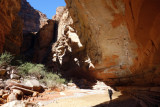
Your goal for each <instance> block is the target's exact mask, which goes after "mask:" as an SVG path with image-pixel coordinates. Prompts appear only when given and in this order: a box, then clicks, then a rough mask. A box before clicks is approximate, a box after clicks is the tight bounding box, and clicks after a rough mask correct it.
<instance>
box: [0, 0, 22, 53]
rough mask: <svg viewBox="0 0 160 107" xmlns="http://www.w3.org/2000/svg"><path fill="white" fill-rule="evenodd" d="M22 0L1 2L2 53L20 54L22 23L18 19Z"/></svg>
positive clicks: (0, 39) (0, 41) (0, 50)
mask: <svg viewBox="0 0 160 107" xmlns="http://www.w3.org/2000/svg"><path fill="white" fill-rule="evenodd" d="M20 3H21V0H0V17H1V19H0V53H2V52H3V51H4V50H6V51H9V52H12V53H19V52H20V47H21V44H22V22H21V19H20V18H19V17H18V14H17V13H18V11H19V10H20V7H21V4H20Z"/></svg>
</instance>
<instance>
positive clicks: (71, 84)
mask: <svg viewBox="0 0 160 107" xmlns="http://www.w3.org/2000/svg"><path fill="white" fill-rule="evenodd" d="M67 85H68V86H71V87H72V86H76V84H74V83H68V84H67Z"/></svg>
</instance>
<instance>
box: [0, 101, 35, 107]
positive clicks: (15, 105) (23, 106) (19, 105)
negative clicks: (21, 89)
mask: <svg viewBox="0 0 160 107" xmlns="http://www.w3.org/2000/svg"><path fill="white" fill-rule="evenodd" d="M1 107H37V106H36V105H35V104H33V103H28V102H25V101H18V100H16V101H12V102H8V103H6V104H4V105H2V106H1Z"/></svg>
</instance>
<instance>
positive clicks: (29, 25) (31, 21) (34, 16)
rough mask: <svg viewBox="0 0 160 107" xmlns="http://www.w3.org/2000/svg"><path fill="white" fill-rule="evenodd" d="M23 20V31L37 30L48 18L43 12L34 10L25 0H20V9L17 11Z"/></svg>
mask: <svg viewBox="0 0 160 107" xmlns="http://www.w3.org/2000/svg"><path fill="white" fill-rule="evenodd" d="M19 15H20V16H21V18H22V20H23V24H24V26H23V33H29V32H38V31H39V29H40V28H42V27H43V26H44V25H45V24H47V20H48V18H47V17H46V15H45V14H43V13H41V12H40V11H38V10H35V9H34V8H33V7H32V6H31V5H30V4H29V3H28V2H27V1H26V0H21V10H20V12H19Z"/></svg>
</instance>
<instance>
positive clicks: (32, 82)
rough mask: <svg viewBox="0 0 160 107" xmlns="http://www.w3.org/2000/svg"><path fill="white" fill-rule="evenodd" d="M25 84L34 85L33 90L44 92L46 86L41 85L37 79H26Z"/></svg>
mask: <svg viewBox="0 0 160 107" xmlns="http://www.w3.org/2000/svg"><path fill="white" fill-rule="evenodd" d="M24 85H25V86H29V87H32V89H33V91H38V92H43V91H44V88H43V87H42V86H41V85H40V83H39V81H38V80H36V79H32V80H25V82H24Z"/></svg>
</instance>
